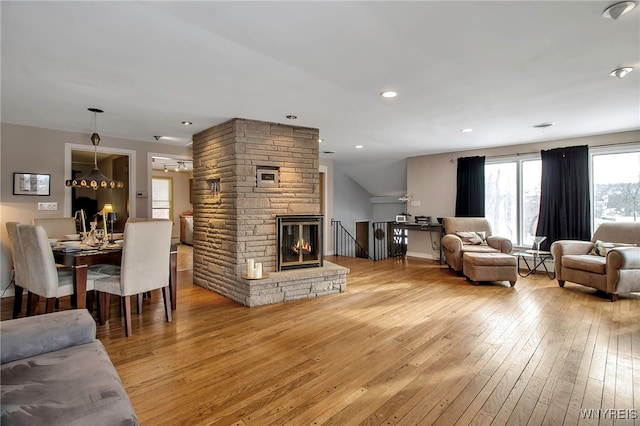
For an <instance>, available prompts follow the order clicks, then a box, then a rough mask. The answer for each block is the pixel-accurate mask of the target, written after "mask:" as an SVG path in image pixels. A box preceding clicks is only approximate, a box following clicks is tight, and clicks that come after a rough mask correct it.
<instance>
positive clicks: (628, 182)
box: [593, 152, 640, 229]
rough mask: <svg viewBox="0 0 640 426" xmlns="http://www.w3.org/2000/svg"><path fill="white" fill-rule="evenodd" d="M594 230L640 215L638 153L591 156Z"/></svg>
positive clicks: (637, 217)
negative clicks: (603, 224) (604, 224)
mask: <svg viewBox="0 0 640 426" xmlns="http://www.w3.org/2000/svg"><path fill="white" fill-rule="evenodd" d="M593 212H594V224H593V227H594V229H595V228H597V227H598V225H600V224H601V223H603V222H611V221H616V222H631V221H633V222H635V221H638V220H639V216H640V152H626V153H620V154H601V155H594V156H593Z"/></svg>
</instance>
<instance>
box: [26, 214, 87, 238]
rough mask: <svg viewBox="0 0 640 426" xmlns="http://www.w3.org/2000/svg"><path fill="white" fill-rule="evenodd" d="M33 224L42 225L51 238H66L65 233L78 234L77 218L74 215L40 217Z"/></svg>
mask: <svg viewBox="0 0 640 426" xmlns="http://www.w3.org/2000/svg"><path fill="white" fill-rule="evenodd" d="M33 224H34V225H38V226H42V227H43V228H44V230H45V232H46V233H47V236H48V237H49V238H64V236H65V235H70V234H76V233H77V231H76V219H75V218H73V217H39V218H35V219H33Z"/></svg>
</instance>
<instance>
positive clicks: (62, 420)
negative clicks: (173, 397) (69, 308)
mask: <svg viewBox="0 0 640 426" xmlns="http://www.w3.org/2000/svg"><path fill="white" fill-rule="evenodd" d="M0 380H1V383H2V392H1V397H2V408H1V419H0V423H2V424H7V425H9V424H11V425H36V424H41V425H44V424H46V425H65V426H71V425H137V424H138V419H137V417H136V415H135V412H134V411H133V407H132V406H131V402H130V401H129V397H128V396H127V393H126V392H125V390H124V388H123V387H122V383H121V382H120V378H119V377H118V373H117V372H116V370H115V368H114V367H113V364H112V363H111V360H110V359H109V355H108V354H107V351H106V350H105V348H104V346H103V345H102V343H101V342H100V341H99V340H96V341H94V342H92V343H87V344H84V345H79V346H74V347H70V348H67V349H62V350H59V351H55V352H49V353H45V354H42V355H38V356H35V357H31V358H24V359H20V360H17V361H13V362H10V363H7V364H3V365H2V369H1V371H0Z"/></svg>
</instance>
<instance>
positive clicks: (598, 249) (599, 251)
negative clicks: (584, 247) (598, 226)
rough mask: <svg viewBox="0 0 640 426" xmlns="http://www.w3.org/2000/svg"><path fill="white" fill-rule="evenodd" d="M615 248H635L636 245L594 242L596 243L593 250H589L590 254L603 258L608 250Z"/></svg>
mask: <svg viewBox="0 0 640 426" xmlns="http://www.w3.org/2000/svg"><path fill="white" fill-rule="evenodd" d="M616 247H636V245H635V244H629V243H609V242H606V241H600V240H596V242H595V243H593V249H592V250H591V254H595V255H596V256H603V257H604V256H606V255H607V252H608V251H609V250H610V249H612V248H616Z"/></svg>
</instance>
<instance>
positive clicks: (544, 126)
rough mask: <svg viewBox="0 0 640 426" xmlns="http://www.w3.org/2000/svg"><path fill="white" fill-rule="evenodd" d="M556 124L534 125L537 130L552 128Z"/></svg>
mask: <svg viewBox="0 0 640 426" xmlns="http://www.w3.org/2000/svg"><path fill="white" fill-rule="evenodd" d="M555 125H556V123H551V122H549V123H540V124H534V125H533V127H535V128H536V129H546V128H547V127H551V126H555Z"/></svg>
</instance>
